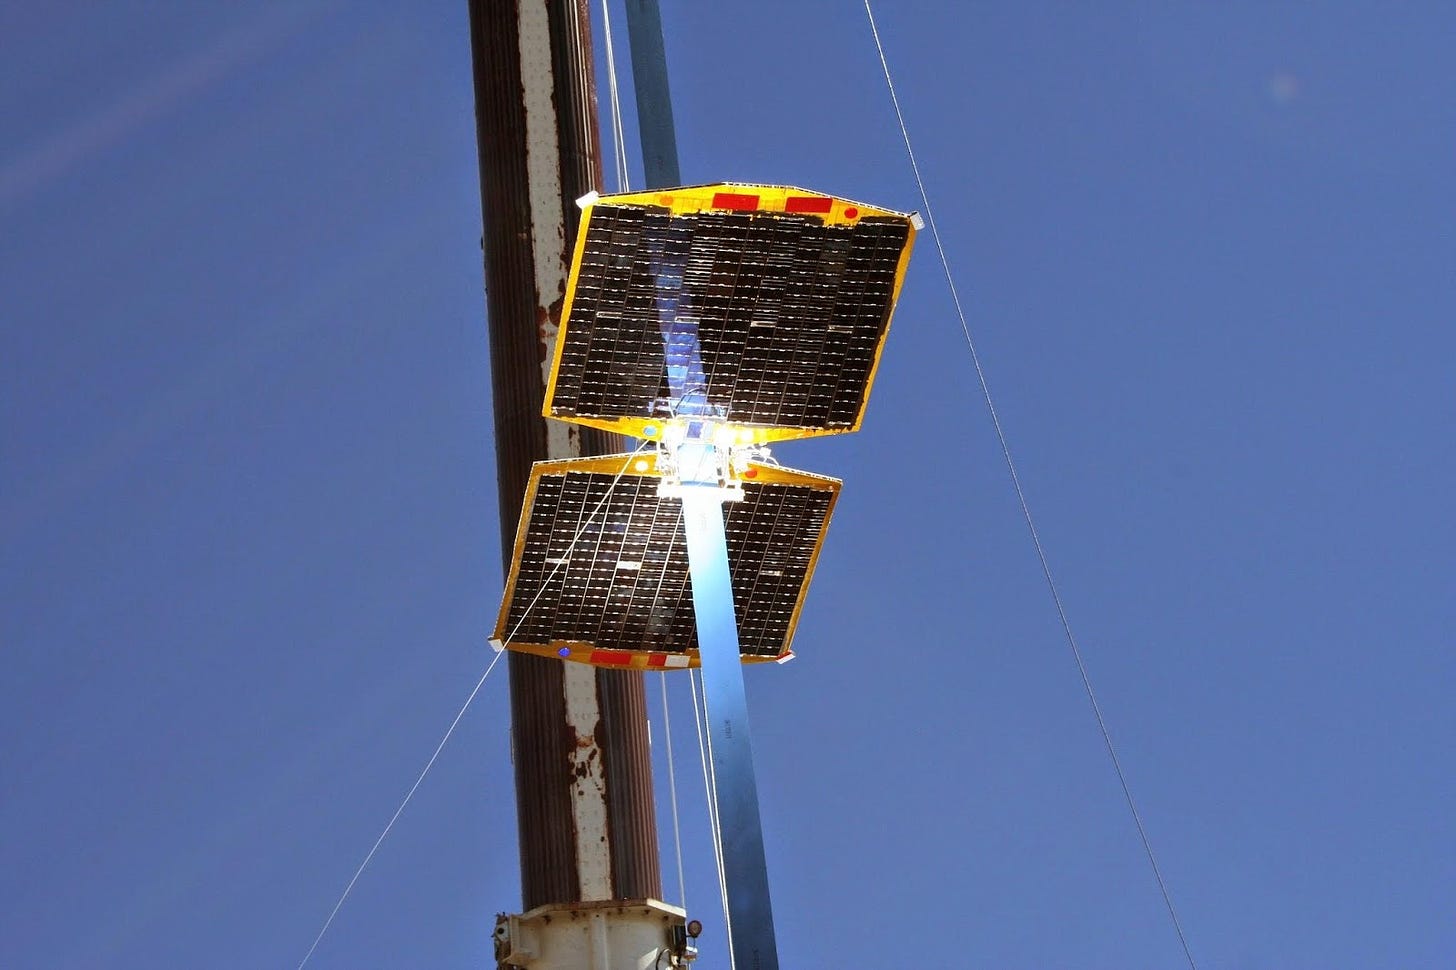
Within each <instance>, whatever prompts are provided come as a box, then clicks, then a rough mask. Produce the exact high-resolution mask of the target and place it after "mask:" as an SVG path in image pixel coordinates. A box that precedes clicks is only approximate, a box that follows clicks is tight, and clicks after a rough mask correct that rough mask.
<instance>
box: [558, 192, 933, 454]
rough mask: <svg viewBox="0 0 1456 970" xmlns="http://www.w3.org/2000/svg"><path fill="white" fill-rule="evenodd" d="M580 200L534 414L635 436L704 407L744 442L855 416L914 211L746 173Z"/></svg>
mask: <svg viewBox="0 0 1456 970" xmlns="http://www.w3.org/2000/svg"><path fill="white" fill-rule="evenodd" d="M583 210H584V211H583V213H582V224H581V230H580V232H578V234H577V245H576V252H575V255H574V257H573V262H572V268H571V275H570V278H569V280H568V283H567V292H566V300H565V306H564V308H563V312H562V323H561V332H560V333H559V335H558V338H557V343H556V357H555V360H554V362H553V366H552V371H551V378H550V383H549V386H548V388H547V394H546V403H545V408H544V413H545V414H546V415H548V416H550V417H555V418H560V419H562V420H565V421H571V422H574V423H578V424H585V425H590V426H592V427H599V428H603V429H606V430H609V431H617V432H622V433H625V434H630V435H633V436H636V437H654V436H655V435H656V434H657V433H658V431H659V428H658V427H657V426H659V425H661V424H662V423H663V422H664V421H666V420H668V419H670V418H673V417H687V418H702V419H706V420H709V421H711V422H713V423H714V424H715V425H720V426H728V427H730V428H732V429H733V433H734V440H736V441H738V442H740V443H749V442H767V441H775V440H782V439H786V438H799V437H808V436H810V435H822V434H837V433H842V432H846V431H854V430H856V429H858V428H859V426H860V422H861V420H862V419H863V416H864V409H865V404H866V401H867V399H868V396H869V389H870V384H871V382H872V381H873V379H874V373H875V368H876V366H877V365H878V363H879V358H880V352H881V349H882V348H883V346H884V341H885V336H886V333H887V332H888V329H889V324H890V315H891V313H892V312H893V310H894V306H895V300H896V298H897V297H898V295H899V291H900V286H901V284H902V283H903V281H904V277H905V267H906V264H907V262H908V260H909V257H910V248H911V245H912V243H913V240H914V236H915V230H916V226H917V225H918V218H917V217H915V216H911V215H906V214H902V213H898V212H891V211H889V210H886V209H879V208H875V207H873V206H867V205H863V204H860V203H855V202H848V201H845V200H843V199H837V198H833V197H831V196H827V195H822V194H819V193H815V192H807V191H804V190H802V189H793V188H782V187H771V186H754V185H708V186H697V187H692V188H679V189H671V190H665V191H660V192H641V193H633V194H626V195H612V196H597V197H588V198H587V200H585V201H584V202H583ZM675 342H676V343H675ZM674 346H683V347H691V359H688V357H687V356H683V357H682V358H681V359H678V358H676V357H675V356H674V350H673V348H674Z"/></svg>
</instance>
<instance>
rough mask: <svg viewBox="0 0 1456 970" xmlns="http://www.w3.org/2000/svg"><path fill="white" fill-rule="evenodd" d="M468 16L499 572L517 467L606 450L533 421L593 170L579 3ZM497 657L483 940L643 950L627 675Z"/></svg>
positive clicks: (657, 913) (642, 853)
mask: <svg viewBox="0 0 1456 970" xmlns="http://www.w3.org/2000/svg"><path fill="white" fill-rule="evenodd" d="M469 8H470V31H471V50H472V58H473V63H474V86H475V100H476V125H477V136H478V143H479V154H480V185H481V201H482V210H483V218H484V230H485V231H484V236H483V238H482V245H483V248H484V251H485V279H486V294H487V310H488V315H489V333H490V349H491V370H492V385H493V389H494V390H493V399H494V405H495V429H494V430H495V443H496V458H497V468H498V476H499V492H500V520H501V535H502V540H503V545H504V549H503V552H504V556H505V559H506V560H507V564H509V560H510V557H511V549H512V537H513V536H514V534H515V530H516V521H517V518H518V516H519V514H520V510H521V501H522V496H523V494H524V491H525V487H526V482H527V479H528V477H529V474H530V469H531V465H532V463H533V462H535V461H538V460H543V459H561V458H570V457H577V456H581V455H591V454H600V453H605V452H610V451H616V450H620V449H619V441H620V439H619V438H618V437H617V436H616V435H611V434H606V433H603V432H597V431H593V430H590V429H578V428H574V427H569V426H567V425H564V424H560V423H556V422H547V421H546V420H544V419H543V418H542V417H541V405H542V400H543V397H544V393H545V383H546V375H547V373H548V370H549V366H550V362H551V360H552V354H553V348H554V342H555V339H556V332H557V327H558V323H559V316H560V312H561V305H562V299H563V296H564V294H565V287H566V275H567V270H568V266H569V263H570V258H571V252H572V245H573V242H574V236H575V232H576V225H577V221H578V213H577V209H576V205H575V200H576V199H577V198H578V197H580V196H582V195H584V194H586V193H587V192H590V191H593V190H595V189H597V188H598V187H599V185H600V183H601V178H602V173H601V162H600V157H599V150H598V131H597V120H596V119H597V105H596V92H595V86H594V83H593V66H592V49H591V27H590V21H589V16H588V7H587V2H586V0H470V2H469ZM509 662H510V682H511V729H512V741H513V750H514V763H515V776H516V804H517V816H518V824H519V841H520V857H521V896H522V909H523V914H522V915H521V916H513V917H508V918H507V917H503V918H502V922H501V924H500V925H499V926H498V934H497V938H498V940H499V939H500V937H501V936H503V935H504V936H511V935H512V933H514V937H515V941H516V944H517V949H518V950H519V951H520V952H522V953H524V952H526V951H527V950H528V949H530V947H529V946H528V945H527V944H528V942H529V941H528V938H531V940H534V941H535V942H534V946H535V948H536V949H537V950H541V951H545V950H550V949H552V945H551V941H550V940H544V939H540V938H539V936H540V934H539V932H538V931H539V930H540V929H541V927H542V926H543V925H547V924H554V925H555V926H556V927H568V926H569V927H575V929H574V930H572V932H573V933H576V934H577V935H581V934H583V933H585V934H587V936H588V937H589V938H590V940H591V941H594V945H595V947H596V950H598V951H602V954H603V955H601V956H599V957H593V959H594V960H598V959H600V960H605V959H606V957H605V955H604V954H605V952H606V950H607V949H611V950H612V951H613V952H617V951H622V952H637V951H641V952H646V953H648V954H655V953H657V952H658V950H659V949H660V941H661V940H663V939H664V938H665V937H666V936H668V935H670V934H669V930H671V929H672V927H674V926H679V927H680V926H681V924H682V922H683V917H682V914H681V912H680V911H678V910H675V909H673V908H672V907H666V906H664V905H663V904H661V903H657V902H656V897H658V896H660V895H661V888H660V887H661V874H660V869H659V863H658V852H657V835H656V817H655V811H654V807H653V798H652V778H651V760H650V755H649V751H648V740H647V717H646V701H645V697H644V691H643V682H642V674H641V673H638V672H635V671H620V670H596V669H593V668H591V667H586V666H582V665H577V664H563V663H560V662H557V661H552V660H546V659H542V658H539V657H533V656H528V655H524V654H515V655H513V656H511V657H510V658H509ZM533 914H535V915H534V916H533ZM543 914H544V915H546V917H547V919H546V921H545V923H543V922H542V920H541V917H542V915H543ZM557 914H559V915H560V916H561V917H565V918H557ZM511 921H514V922H511ZM498 954H499V947H498ZM650 959H651V957H649V961H650ZM522 965H525V964H522ZM530 965H532V966H547V965H551V964H546V963H532V964H530ZM562 965H563V966H569V965H572V964H562ZM578 965H586V964H578ZM590 965H592V966H596V965H597V964H596V963H592V964H590ZM600 965H601V966H608V965H617V964H616V961H612V962H611V963H607V962H602V963H600ZM632 965H634V966H635V965H636V964H632Z"/></svg>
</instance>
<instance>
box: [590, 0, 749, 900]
mask: <svg viewBox="0 0 1456 970" xmlns="http://www.w3.org/2000/svg"><path fill="white" fill-rule="evenodd" d="M608 7H609V5H608V2H607V0H602V33H603V34H604V39H605V40H606V48H607V91H608V95H609V100H610V104H611V129H612V172H613V174H614V175H615V177H616V179H617V191H619V192H626V191H629V184H628V183H629V175H628V167H627V135H626V130H625V129H624V128H623V126H622V100H621V96H620V90H621V88H620V87H619V86H618V83H617V56H616V42H615V39H614V37H613V35H612V15H611V11H610V10H609V9H608ZM661 581H662V577H658V583H659V590H658V592H659V593H660V592H661ZM656 603H657V600H656V597H655V596H654V599H653V606H654V607H655V606H656ZM661 677H662V684H661V686H662V724H663V733H664V734H665V735H666V737H667V787H668V792H669V799H670V801H671V804H672V843H673V849H674V850H675V851H676V853H677V893H678V905H679V906H681V907H682V908H683V909H684V910H686V909H687V907H688V893H687V879H686V878H685V876H684V875H683V851H682V825H681V823H680V821H679V817H678V798H677V767H676V763H675V762H674V760H673V750H672V718H671V716H670V715H669V713H668V701H667V672H666V671H663V672H662V673H661ZM693 715H694V716H695V717H696V715H697V702H696V700H695V701H694V706H693ZM700 752H701V749H700ZM708 796H709V798H710V799H711V798H712V792H711V790H710V791H709V793H708ZM708 814H709V816H710V819H711V820H712V822H713V825H714V828H713V840H714V841H713V848H714V851H715V852H716V851H717V847H718V843H717V838H718V834H717V827H716V815H715V814H714V810H713V806H712V804H711V803H710V804H709V807H708ZM718 868H719V891H720V892H722V891H723V890H722V885H723V883H722V873H721V870H722V865H721V864H720V865H719V867H718ZM725 899H726V897H725ZM725 913H726V902H725Z"/></svg>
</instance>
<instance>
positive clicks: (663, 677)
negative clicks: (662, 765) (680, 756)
mask: <svg viewBox="0 0 1456 970" xmlns="http://www.w3.org/2000/svg"><path fill="white" fill-rule="evenodd" d="M657 676H658V683H659V684H660V685H661V687H662V733H663V735H664V736H665V737H666V738H667V787H668V789H669V790H670V791H671V793H672V843H673V846H674V847H675V848H676V849H677V902H678V905H679V906H681V907H682V908H683V909H687V908H688V889H687V881H686V880H685V879H684V878H683V854H682V829H681V827H680V826H679V825H678V818H677V768H676V766H675V764H674V762H673V757H672V715H671V714H670V713H669V712H668V709H667V671H665V670H664V671H662V672H661V673H659V674H658V675H657Z"/></svg>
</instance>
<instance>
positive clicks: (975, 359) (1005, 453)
mask: <svg viewBox="0 0 1456 970" xmlns="http://www.w3.org/2000/svg"><path fill="white" fill-rule="evenodd" d="M864 8H865V15H866V16H867V17H868V18H869V21H870V33H872V34H873V35H874V40H875V50H876V52H877V53H878V54H879V56H880V67H881V69H882V70H883V71H884V74H885V86H886V87H887V88H888V89H889V92H890V102H891V104H893V105H894V107H895V120H896V121H897V122H898V123H899V126H900V136H901V138H903V139H904V141H905V154H906V155H907V156H909V158H910V169H911V171H912V172H913V173H914V175H915V186H916V188H918V189H919V190H920V201H921V204H922V205H924V206H925V221H926V223H927V224H928V225H929V226H930V235H931V238H932V239H933V240H934V241H935V251H936V253H937V254H938V255H939V256H940V266H941V269H943V270H944V271H945V282H946V284H947V285H948V286H949V287H950V298H951V302H952V303H953V304H954V305H955V312H956V316H957V317H958V318H959V319H960V323H961V333H962V335H963V336H964V337H965V341H966V349H967V350H969V351H970V354H971V363H972V364H973V365H974V366H975V370H976V380H977V381H978V382H979V383H980V385H981V396H982V397H983V398H984V400H985V402H986V410H987V411H988V412H990V415H991V424H992V426H993V427H994V428H995V429H996V440H997V441H998V442H999V443H1000V445H1001V456H1002V457H1003V458H1004V459H1005V460H1006V470H1007V471H1008V472H1009V473H1010V475H1011V485H1012V487H1013V488H1014V489H1015V490H1016V500H1017V502H1018V503H1020V505H1021V515H1022V518H1023V519H1025V520H1026V528H1027V530H1028V531H1029V532H1030V533H1031V542H1032V545H1033V546H1035V547H1036V557H1037V560H1038V562H1040V563H1041V572H1042V577H1043V578H1044V579H1045V580H1046V584H1047V589H1048V590H1049V591H1050V592H1051V595H1052V603H1053V605H1054V606H1055V607H1056V611H1057V618H1058V619H1059V620H1060V621H1061V624H1062V633H1063V634H1064V635H1065V637H1066V641H1067V646H1068V647H1070V648H1071V651H1072V659H1073V660H1075V661H1076V663H1077V673H1078V674H1079V675H1080V677H1081V678H1082V688H1083V690H1085V691H1086V694H1087V700H1088V702H1089V703H1090V704H1091V705H1092V714H1093V716H1094V717H1095V718H1096V720H1097V730H1098V731H1099V732H1101V734H1102V743H1103V744H1104V745H1105V746H1106V747H1107V755H1108V757H1109V758H1110V759H1111V761H1112V768H1113V770H1114V771H1115V772H1116V773H1117V781H1118V784H1119V785H1121V786H1122V794H1123V798H1124V799H1126V801H1127V809H1128V812H1129V813H1130V814H1131V815H1132V821H1133V824H1134V825H1135V826H1136V827H1137V832H1138V838H1140V839H1141V840H1142V844H1143V851H1144V852H1145V853H1146V854H1147V857H1148V865H1149V866H1150V867H1151V868H1152V870H1153V878H1154V879H1155V880H1156V881H1157V884H1158V891H1159V892H1160V893H1162V896H1163V904H1164V905H1165V906H1167V908H1168V917H1169V918H1170V919H1171V920H1172V921H1173V930H1174V932H1176V933H1177V934H1178V942H1179V943H1180V944H1181V945H1182V947H1183V955H1184V956H1185V957H1186V958H1187V959H1188V966H1189V967H1190V968H1191V970H1198V967H1197V964H1196V963H1194V962H1193V951H1192V950H1191V949H1190V948H1189V946H1188V937H1187V936H1186V935H1185V934H1184V932H1183V924H1182V921H1180V920H1179V919H1178V911H1177V910H1176V909H1174V908H1173V896H1172V893H1170V892H1169V890H1168V884H1167V882H1166V881H1165V880H1164V879H1163V871H1162V869H1161V868H1159V866H1158V859H1157V856H1156V855H1154V854H1153V844H1152V841H1151V840H1150V839H1149V838H1148V830H1147V827H1146V826H1145V825H1143V819H1142V815H1141V813H1139V812H1138V807H1137V803H1136V802H1135V801H1134V800H1133V797H1132V788H1131V786H1130V785H1129V784H1128V780H1127V773H1126V772H1125V771H1124V770H1123V767H1122V760H1121V759H1120V758H1119V757H1118V756H1117V747H1116V746H1115V745H1114V744H1113V743H1112V733H1111V731H1109V730H1108V727H1107V719H1106V718H1105V717H1104V716H1103V714H1102V705H1100V704H1099V703H1098V702H1097V694H1096V693H1095V692H1094V691H1093V690H1092V678H1091V676H1090V675H1089V674H1088V673H1087V664H1086V663H1085V662H1084V661H1083V660H1082V651H1081V649H1080V648H1079V647H1078V646H1077V638H1076V636H1074V635H1073V633H1072V624H1071V621H1070V620H1069V619H1068V618H1067V609H1066V607H1065V606H1064V605H1063V603H1062V597H1061V594H1060V593H1059V592H1058V590H1057V583H1056V580H1055V579H1053V578H1052V568H1051V565H1050V563H1049V562H1048V560H1047V555H1046V550H1045V549H1044V548H1043V547H1042V542H1041V536H1040V535H1039V534H1038V533H1037V531H1036V522H1035V521H1034V520H1033V519H1032V516H1031V506H1030V504H1029V503H1028V502H1027V500H1026V493H1025V491H1023V490H1022V487H1021V476H1020V475H1019V474H1017V471H1016V463H1015V462H1014V461H1012V459H1011V448H1010V446H1009V445H1008V444H1007V441H1006V432H1005V430H1004V429H1003V428H1002V427H1001V418H1000V417H999V416H998V415H997V413H996V405H995V402H994V401H993V400H992V399H991V386H990V384H989V383H988V382H987V380H986V372H985V370H983V369H982V367H981V357H980V355H979V354H978V353H977V352H976V342H975V340H973V339H972V338H971V328H970V325H969V324H968V323H967V322H966V313H965V310H964V309H962V307H961V298H960V294H959V293H957V291H956V285H955V277H954V276H953V275H952V273H951V271H950V261H949V260H948V259H947V258H946V255H945V246H944V245H943V244H942V243H941V239H940V230H939V229H937V228H936V225H935V213H934V211H933V210H932V209H931V207H930V195H929V193H928V192H927V191H926V189H925V179H924V178H922V177H921V174H920V165H919V163H918V162H916V160H915V149H914V148H912V147H911V145H910V131H909V129H908V128H907V127H906V125H905V115H904V113H903V112H902V111H901V110H900V98H899V96H898V95H896V93H895V82H894V80H893V79H891V77H890V64H889V61H888V60H887V59H886V57H885V47H884V44H883V43H881V41H880V30H879V27H878V26H876V24H875V13H874V11H873V10H872V9H870V0H864Z"/></svg>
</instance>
